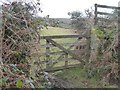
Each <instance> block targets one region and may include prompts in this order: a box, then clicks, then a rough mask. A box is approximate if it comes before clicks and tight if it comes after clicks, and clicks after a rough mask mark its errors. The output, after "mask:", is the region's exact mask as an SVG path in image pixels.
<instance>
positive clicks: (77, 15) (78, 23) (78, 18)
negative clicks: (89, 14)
mask: <svg viewBox="0 0 120 90" xmlns="http://www.w3.org/2000/svg"><path fill="white" fill-rule="evenodd" d="M68 15H69V16H71V26H72V27H73V28H74V29H77V30H81V29H85V27H86V23H85V18H84V17H83V15H82V13H81V12H78V11H73V12H68Z"/></svg>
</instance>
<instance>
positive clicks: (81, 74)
mask: <svg viewBox="0 0 120 90" xmlns="http://www.w3.org/2000/svg"><path fill="white" fill-rule="evenodd" d="M54 75H56V76H57V77H60V78H63V80H66V81H68V82H69V83H71V84H72V85H73V86H74V88H116V86H114V85H109V84H108V83H105V82H103V81H101V80H100V76H99V75H97V74H96V75H94V76H93V77H91V78H88V77H87V75H88V73H87V72H86V69H82V68H71V69H66V70H63V71H62V72H60V71H59V72H56V73H55V74H54Z"/></svg>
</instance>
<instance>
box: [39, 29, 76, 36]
mask: <svg viewBox="0 0 120 90" xmlns="http://www.w3.org/2000/svg"><path fill="white" fill-rule="evenodd" d="M40 33H41V36H46V35H71V34H75V33H74V31H73V30H70V29H64V28H59V27H48V29H46V28H44V29H42V30H41V32H40Z"/></svg>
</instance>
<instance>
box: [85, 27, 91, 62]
mask: <svg viewBox="0 0 120 90" xmlns="http://www.w3.org/2000/svg"><path fill="white" fill-rule="evenodd" d="M87 34H88V35H87V36H88V37H87V48H86V49H87V50H86V62H89V59H90V53H91V29H89V30H88V33H87Z"/></svg>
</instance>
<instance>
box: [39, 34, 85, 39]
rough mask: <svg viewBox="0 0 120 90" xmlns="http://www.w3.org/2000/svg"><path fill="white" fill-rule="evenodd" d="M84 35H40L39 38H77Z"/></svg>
mask: <svg viewBox="0 0 120 90" xmlns="http://www.w3.org/2000/svg"><path fill="white" fill-rule="evenodd" d="M77 37H81V38H82V37H86V36H85V35H54V36H41V37H40V38H41V39H59V38H77Z"/></svg>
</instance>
